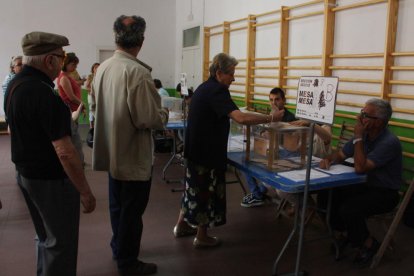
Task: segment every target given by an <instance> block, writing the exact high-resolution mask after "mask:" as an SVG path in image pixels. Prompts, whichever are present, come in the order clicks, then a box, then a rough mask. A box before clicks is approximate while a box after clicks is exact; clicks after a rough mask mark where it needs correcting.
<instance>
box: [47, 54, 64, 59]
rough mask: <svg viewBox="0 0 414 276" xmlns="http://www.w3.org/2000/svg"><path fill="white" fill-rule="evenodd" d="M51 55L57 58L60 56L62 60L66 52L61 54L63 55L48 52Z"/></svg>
mask: <svg viewBox="0 0 414 276" xmlns="http://www.w3.org/2000/svg"><path fill="white" fill-rule="evenodd" d="M50 55H51V56H54V57H58V58H61V59H62V60H64V59H65V57H66V54H63V55H59V54H50Z"/></svg>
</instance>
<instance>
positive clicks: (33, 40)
mask: <svg viewBox="0 0 414 276" xmlns="http://www.w3.org/2000/svg"><path fill="white" fill-rule="evenodd" d="M67 45H69V41H68V39H67V38H66V37H64V36H61V35H57V34H52V33H45V32H31V33H28V34H26V35H25V36H24V37H23V38H22V49H23V54H24V57H23V63H24V67H23V70H22V71H21V72H20V73H19V74H18V75H17V76H16V77H15V78H14V79H13V80H12V81H11V82H10V84H9V86H8V89H7V93H8V97H10V100H8V98H7V99H6V102H8V103H9V104H8V106H6V113H7V121H8V123H9V126H10V130H11V152H12V154H11V156H12V161H13V163H14V164H15V166H16V170H17V179H18V181H17V183H18V185H19V187H20V189H21V191H22V193H23V196H24V199H25V201H26V204H27V206H28V208H29V211H30V215H31V218H32V221H33V224H34V228H35V230H36V235H37V237H36V257H37V275H59V276H75V275H76V266H77V257H78V256H77V254H78V236H79V212H80V208H79V207H80V206H79V205H80V202H81V203H82V205H83V208H84V210H83V212H84V213H90V212H92V211H93V210H94V209H95V204H96V200H95V197H94V196H93V194H92V191H91V189H90V187H89V184H88V182H87V180H86V178H85V174H84V171H83V169H82V162H81V160H80V158H79V155H78V153H77V151H76V149H75V147H74V146H73V144H72V142H71V126H70V121H71V119H70V118H71V113H70V110H69V108H68V107H67V106H66V105H65V104H64V103H63V101H62V100H61V98H60V97H59V96H58V95H56V93H55V91H54V89H53V88H54V83H53V80H54V79H55V78H56V77H57V76H58V75H59V72H60V69H61V66H62V63H63V59H64V57H65V52H64V51H63V49H62V47H63V46H67Z"/></svg>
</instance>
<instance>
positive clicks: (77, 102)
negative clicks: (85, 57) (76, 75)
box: [57, 53, 84, 162]
mask: <svg viewBox="0 0 414 276" xmlns="http://www.w3.org/2000/svg"><path fill="white" fill-rule="evenodd" d="M78 63H79V58H78V57H77V56H76V54H75V53H67V54H66V56H65V59H64V60H63V64H62V71H61V72H60V74H59V76H58V78H57V85H58V90H59V95H60V97H61V98H62V100H63V102H64V103H66V104H67V105H68V106H69V108H70V110H71V112H72V114H75V116H72V118H73V121H74V122H73V123H72V142H73V144H74V145H75V147H76V150H77V151H78V153H79V155H80V158H81V160H82V162H83V161H84V155H83V151H82V142H81V138H80V136H79V132H78V120H77V119H78V116H79V112H80V111H81V110H82V109H83V106H84V105H83V103H82V100H81V88H80V86H79V85H78V83H77V82H76V80H74V79H73V78H72V77H71V76H70V74H71V73H72V72H74V71H75V70H76V67H77V66H78Z"/></svg>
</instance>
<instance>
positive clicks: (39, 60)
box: [22, 53, 50, 68]
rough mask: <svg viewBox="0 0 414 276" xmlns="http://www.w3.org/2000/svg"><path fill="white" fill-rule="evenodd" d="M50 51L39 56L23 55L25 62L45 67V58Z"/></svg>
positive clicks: (37, 66) (36, 66)
mask: <svg viewBox="0 0 414 276" xmlns="http://www.w3.org/2000/svg"><path fill="white" fill-rule="evenodd" d="M49 54H50V53H46V54H41V55H37V56H23V60H22V62H23V64H26V65H29V66H32V67H35V68H43V59H44V58H45V57H46V56H47V55H49Z"/></svg>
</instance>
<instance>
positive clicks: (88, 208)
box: [80, 192, 96, 214]
mask: <svg viewBox="0 0 414 276" xmlns="http://www.w3.org/2000/svg"><path fill="white" fill-rule="evenodd" d="M80 199H81V203H82V205H83V213H85V214H87V213H91V212H92V211H93V210H95V207H96V199H95V197H94V196H93V194H92V193H91V192H87V193H84V194H81V195H80Z"/></svg>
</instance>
